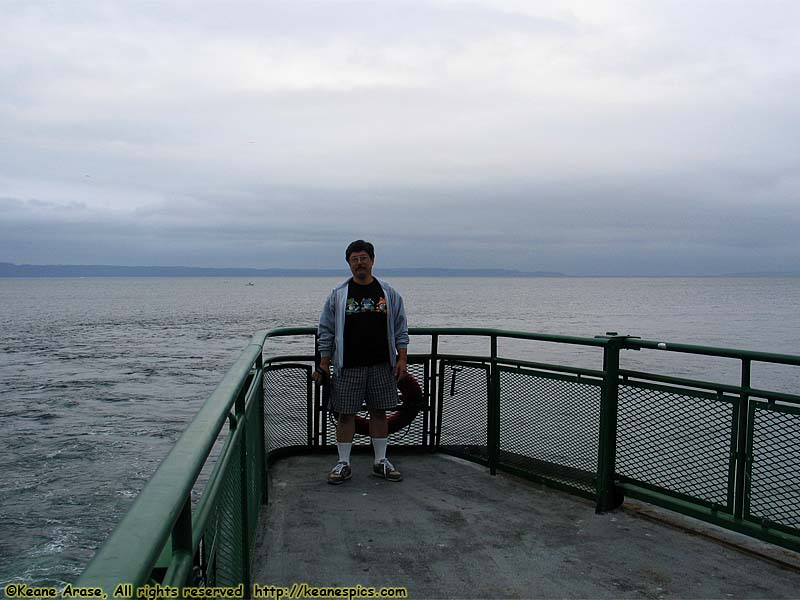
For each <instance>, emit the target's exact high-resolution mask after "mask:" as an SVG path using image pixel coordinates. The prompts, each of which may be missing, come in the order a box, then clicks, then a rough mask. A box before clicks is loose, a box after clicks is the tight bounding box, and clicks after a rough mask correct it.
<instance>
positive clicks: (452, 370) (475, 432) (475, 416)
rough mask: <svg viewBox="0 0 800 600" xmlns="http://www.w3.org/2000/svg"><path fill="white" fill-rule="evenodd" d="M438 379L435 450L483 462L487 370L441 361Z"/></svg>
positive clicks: (479, 366)
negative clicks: (438, 423)
mask: <svg viewBox="0 0 800 600" xmlns="http://www.w3.org/2000/svg"><path fill="white" fill-rule="evenodd" d="M439 377H440V379H439V391H440V393H441V395H440V412H439V419H440V423H441V432H440V437H439V446H440V447H441V448H443V449H447V450H448V451H449V452H454V453H458V454H464V455H468V456H471V457H479V458H483V459H487V458H488V452H487V434H488V423H487V420H488V412H487V411H488V401H489V366H488V365H486V364H474V363H460V362H450V361H442V362H441V365H440V369H439Z"/></svg>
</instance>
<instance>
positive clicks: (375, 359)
mask: <svg viewBox="0 0 800 600" xmlns="http://www.w3.org/2000/svg"><path fill="white" fill-rule="evenodd" d="M386 318H387V309H386V298H384V297H383V288H381V284H380V283H378V280H377V279H373V280H372V283H370V284H367V285H360V284H358V283H356V282H355V281H352V280H351V281H350V283H349V284H348V286H347V307H346V308H345V317H344V366H345V368H347V367H366V366H370V365H377V364H380V363H385V362H389V341H388V339H387V337H386V335H387V334H386Z"/></svg>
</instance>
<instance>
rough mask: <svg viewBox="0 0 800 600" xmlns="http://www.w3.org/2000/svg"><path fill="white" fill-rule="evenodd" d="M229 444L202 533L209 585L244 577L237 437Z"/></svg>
mask: <svg viewBox="0 0 800 600" xmlns="http://www.w3.org/2000/svg"><path fill="white" fill-rule="evenodd" d="M237 440H238V441H237V442H236V443H235V444H233V445H231V446H230V447H229V451H230V452H231V455H230V461H229V462H228V464H227V466H226V468H225V472H224V473H220V477H222V485H221V488H220V492H219V496H218V497H217V502H216V505H215V507H214V511H213V515H212V517H211V518H210V519H209V521H208V524H207V525H206V529H205V531H204V532H203V536H204V547H203V553H204V562H205V564H206V565H207V569H206V583H207V585H212V586H235V585H237V584H238V583H239V582H241V581H242V580H243V579H244V548H243V546H244V544H243V540H242V494H241V492H242V485H241V476H240V472H239V468H240V456H241V452H240V445H239V444H240V441H241V437H239V438H237Z"/></svg>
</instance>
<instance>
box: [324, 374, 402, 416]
mask: <svg viewBox="0 0 800 600" xmlns="http://www.w3.org/2000/svg"><path fill="white" fill-rule="evenodd" d="M397 400H398V397H397V383H396V382H395V380H394V374H393V373H392V367H391V366H390V365H389V363H381V364H379V365H372V366H369V367H349V368H347V369H342V370H341V371H339V374H338V375H334V377H333V379H332V380H331V409H333V411H334V412H338V413H341V414H343V415H354V414H356V413H357V412H360V411H361V410H363V409H362V405H363V404H365V403H366V405H367V408H371V409H375V410H389V409H392V408H395V407H396V406H397Z"/></svg>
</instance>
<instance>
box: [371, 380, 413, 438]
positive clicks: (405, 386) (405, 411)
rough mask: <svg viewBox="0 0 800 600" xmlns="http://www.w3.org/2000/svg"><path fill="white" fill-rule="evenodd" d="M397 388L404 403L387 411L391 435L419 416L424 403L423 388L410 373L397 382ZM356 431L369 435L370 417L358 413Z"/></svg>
mask: <svg viewBox="0 0 800 600" xmlns="http://www.w3.org/2000/svg"><path fill="white" fill-rule="evenodd" d="M397 389H398V390H399V391H400V400H402V405H401V406H399V407H398V408H397V410H393V411H386V421H387V422H388V424H389V434H390V435H391V434H392V433H397V432H398V431H400V430H401V429H402V428H403V427H406V426H407V425H409V424H410V423H411V422H412V421H413V420H414V419H415V418H416V417H417V415H418V414H419V411H420V410H421V409H422V404H423V399H422V388H421V387H420V385H419V383H418V382H417V380H416V379H414V376H413V375H411V374H410V373H408V374H406V375H405V377H403V378H402V379H401V380H400V381H398V382H397ZM356 433H358V434H359V435H366V436H368V435H369V419H368V418H367V417H362V416H361V415H356Z"/></svg>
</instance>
